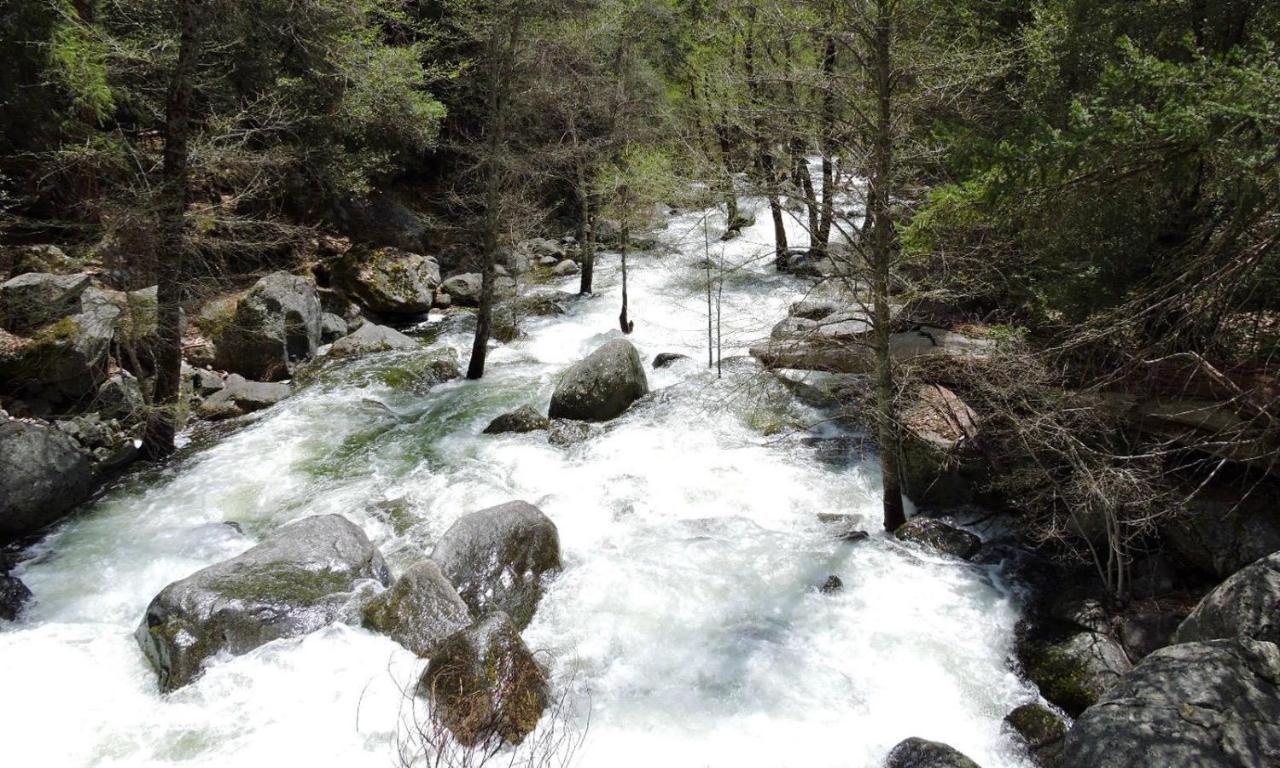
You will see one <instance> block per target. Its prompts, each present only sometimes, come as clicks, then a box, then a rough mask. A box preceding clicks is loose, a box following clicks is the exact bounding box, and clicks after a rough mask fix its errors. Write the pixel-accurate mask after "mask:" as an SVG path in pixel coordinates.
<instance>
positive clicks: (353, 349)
mask: <svg viewBox="0 0 1280 768" xmlns="http://www.w3.org/2000/svg"><path fill="white" fill-rule="evenodd" d="M417 348H418V342H416V341H414V340H413V339H411V338H409V337H408V336H405V335H404V334H403V333H401V332H399V331H397V330H396V329H394V328H388V327H386V326H385V325H375V324H373V323H370V322H366V323H364V324H363V325H361V326H360V327H359V328H357V329H356V330H355V333H352V334H350V335H348V336H343V337H342V338H341V339H338V340H337V341H335V342H333V346H332V347H330V348H329V356H330V357H357V356H359V355H368V354H373V353H374V352H391V351H394V350H409V349H417Z"/></svg>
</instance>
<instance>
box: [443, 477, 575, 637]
mask: <svg viewBox="0 0 1280 768" xmlns="http://www.w3.org/2000/svg"><path fill="white" fill-rule="evenodd" d="M431 559H432V560H435V561H436V562H437V563H438V564H439V565H440V570H441V572H443V573H444V575H445V576H447V577H448V578H449V580H450V581H451V582H453V585H454V587H456V588H457V590H458V594H459V595H460V596H461V597H462V600H463V602H465V603H466V604H467V607H469V608H470V609H471V613H472V615H473V616H476V617H477V618H484V617H485V616H488V615H489V614H490V613H493V612H495V611H502V612H504V613H506V614H507V615H509V616H510V617H511V619H512V621H514V622H515V623H516V626H518V627H519V628H520V629H524V628H525V627H526V626H528V624H529V622H530V621H531V620H532V619H533V614H534V611H535V610H537V607H538V601H539V600H540V599H541V598H542V581H543V578H544V576H547V575H549V574H551V573H553V572H555V571H558V570H560V567H561V564H560V533H559V531H557V530H556V525H555V523H553V522H551V520H550V518H548V517H547V516H546V515H544V514H542V511H541V510H539V509H538V508H537V507H535V506H533V505H532V504H529V503H527V502H524V501H509V502H507V503H506V504H499V505H498V506H496V507H489V508H488V509H482V510H480V511H479V512H472V513H470V514H468V515H463V516H462V517H460V518H458V520H457V521H456V522H455V523H454V524H453V525H452V526H450V527H449V530H447V531H445V532H444V535H443V536H441V537H440V540H439V541H437V542H436V545H435V547H434V548H433V549H432V550H431Z"/></svg>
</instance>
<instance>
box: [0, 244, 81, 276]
mask: <svg viewBox="0 0 1280 768" xmlns="http://www.w3.org/2000/svg"><path fill="white" fill-rule="evenodd" d="M78 267H79V265H78V264H77V262H76V260H75V259H73V258H71V257H70V256H68V255H67V254H66V253H65V252H64V251H63V250H62V249H61V248H59V247H58V246H56V245H15V246H11V247H9V248H4V249H2V250H0V275H4V274H8V276H9V277H17V276H18V275H25V274H27V273H28V272H45V273H52V274H55V275H65V274H70V273H72V272H75V271H76V270H77V269H78Z"/></svg>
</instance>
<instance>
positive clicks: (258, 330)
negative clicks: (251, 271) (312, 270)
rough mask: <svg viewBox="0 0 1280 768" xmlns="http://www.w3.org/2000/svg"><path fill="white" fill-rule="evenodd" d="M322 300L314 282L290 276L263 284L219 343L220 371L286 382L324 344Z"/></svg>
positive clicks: (248, 296)
mask: <svg viewBox="0 0 1280 768" xmlns="http://www.w3.org/2000/svg"><path fill="white" fill-rule="evenodd" d="M321 314H322V313H321V309H320V299H319V297H318V296H317V294H316V288H315V286H314V285H313V284H312V283H311V281H309V280H307V279H306V278H303V277H299V276H298V275H291V274H289V273H288V272H275V273H272V274H270V275H267V276H266V277H264V278H262V279H261V280H259V281H258V282H257V283H256V284H254V286H253V288H251V289H249V292H248V293H246V294H245V295H244V297H243V298H241V299H240V300H239V302H238V303H237V304H236V310H235V315H234V317H233V318H232V319H231V320H230V321H229V322H227V323H226V324H225V326H224V327H222V328H221V329H220V334H219V336H218V338H217V339H216V344H217V350H218V352H217V367H219V368H221V369H223V370H227V371H233V372H235V373H238V374H240V375H242V376H246V377H248V378H251V379H256V380H259V381H275V380H277V379H283V378H288V377H289V376H290V375H291V374H292V373H293V371H294V370H295V368H296V366H297V364H298V363H300V362H302V361H304V360H307V359H309V358H311V357H312V356H314V355H315V353H316V347H318V346H319V344H320V316H321Z"/></svg>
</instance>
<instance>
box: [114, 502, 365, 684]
mask: <svg viewBox="0 0 1280 768" xmlns="http://www.w3.org/2000/svg"><path fill="white" fill-rule="evenodd" d="M366 579H372V580H374V581H377V582H379V583H381V584H384V585H385V584H387V583H388V582H389V581H390V576H389V574H388V573H387V565H386V563H385V562H383V559H382V553H380V552H379V551H378V548H377V547H375V546H374V545H373V544H371V543H370V542H369V539H368V537H366V536H365V535H364V532H363V531H361V530H360V529H359V528H357V527H356V526H355V525H353V524H352V523H351V522H350V521H348V520H347V519H345V518H343V517H340V516H338V515H318V516H316V517H308V518H306V519H303V520H299V521H297V522H295V523H290V524H289V525H286V526H284V527H283V528H281V529H280V530H278V531H276V532H275V533H274V534H273V535H271V536H270V537H269V538H267V539H266V540H265V541H263V542H262V543H261V544H258V545H257V546H255V547H253V548H252V549H250V550H249V551H247V552H245V553H244V554H242V555H240V556H238V557H234V558H232V559H230V560H225V561H223V562H221V563H217V564H215V565H211V566H209V567H208V568H205V569H203V570H200V571H197V572H196V573H194V574H192V575H190V576H188V577H186V578H185V579H181V580H179V581H175V582H174V583H172V584H170V585H169V586H167V587H165V588H164V589H163V590H161V591H160V594H158V595H156V597H155V599H153V600H152V601H151V604H150V605H149V606H147V612H146V615H145V616H144V617H143V619H142V623H141V624H140V625H139V626H138V629H137V631H136V632H135V633H134V637H135V638H136V639H137V641H138V645H139V646H140V647H141V648H142V652H143V653H144V654H145V655H146V657H147V659H148V660H149V661H150V662H151V664H152V666H154V667H155V669H156V671H157V672H158V673H159V679H160V690H161V691H165V692H168V691H173V690H176V689H178V688H181V687H182V686H184V685H186V684H187V683H190V682H192V681H193V680H195V679H196V678H197V677H199V676H200V674H201V672H202V671H203V665H204V662H205V661H206V660H207V659H209V658H210V657H212V656H214V655H216V654H219V653H228V654H231V655H233V656H238V655H240V654H244V653H248V652H249V651H251V650H253V649H254V648H257V647H258V646H260V645H263V644H264V643H269V642H271V641H272V640H277V639H279V638H283V637H296V636H298V635H303V634H306V633H308V632H312V631H314V630H316V629H319V628H320V627H323V626H325V625H326V624H329V623H331V622H333V621H334V620H336V619H337V618H338V617H339V614H340V612H341V610H342V608H343V606H344V605H345V604H346V603H347V601H348V600H349V599H350V598H351V595H350V593H351V592H352V591H353V590H354V589H355V588H356V587H357V585H358V584H359V583H360V582H361V581H363V580H366Z"/></svg>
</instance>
